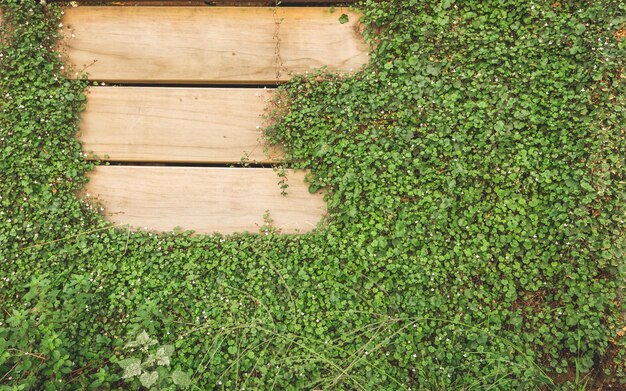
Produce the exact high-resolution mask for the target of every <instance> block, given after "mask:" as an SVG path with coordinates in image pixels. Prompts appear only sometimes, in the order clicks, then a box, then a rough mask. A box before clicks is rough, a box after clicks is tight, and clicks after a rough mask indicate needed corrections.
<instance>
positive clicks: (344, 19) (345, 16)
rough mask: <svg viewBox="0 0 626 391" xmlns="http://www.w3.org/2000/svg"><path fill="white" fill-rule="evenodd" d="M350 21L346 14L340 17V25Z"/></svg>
mask: <svg viewBox="0 0 626 391" xmlns="http://www.w3.org/2000/svg"><path fill="white" fill-rule="evenodd" d="M349 21H350V19H348V15H346V14H341V16H340V17H339V23H341V24H345V23H348V22H349Z"/></svg>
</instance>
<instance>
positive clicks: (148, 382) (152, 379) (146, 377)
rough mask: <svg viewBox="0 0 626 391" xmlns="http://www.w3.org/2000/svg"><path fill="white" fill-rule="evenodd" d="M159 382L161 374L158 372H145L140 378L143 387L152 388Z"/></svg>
mask: <svg viewBox="0 0 626 391" xmlns="http://www.w3.org/2000/svg"><path fill="white" fill-rule="evenodd" d="M157 380H159V374H158V373H157V372H156V371H153V372H144V373H143V374H142V375H141V376H139V381H140V382H141V385H142V386H144V387H146V388H150V387H152V386H153V385H154V383H156V381H157Z"/></svg>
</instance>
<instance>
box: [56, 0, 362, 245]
mask: <svg viewBox="0 0 626 391" xmlns="http://www.w3.org/2000/svg"><path fill="white" fill-rule="evenodd" d="M342 14H346V15H348V19H349V21H348V23H344V24H342V23H340V22H339V17H340V16H341V15H342ZM63 32H64V34H65V37H66V39H65V43H66V45H67V58H68V61H69V62H70V64H71V65H72V68H74V69H75V70H78V71H82V70H83V69H84V70H85V71H86V72H88V73H89V78H90V79H91V80H94V81H104V82H106V83H107V84H109V83H114V84H118V85H120V86H115V87H111V86H106V87H91V88H90V89H89V91H88V95H87V109H86V111H85V112H84V113H83V115H82V120H81V128H80V133H79V138H80V140H81V141H82V142H83V146H84V150H85V152H86V153H87V154H88V156H89V157H90V158H92V159H100V160H107V161H110V162H112V165H110V166H99V167H98V168H97V169H96V170H95V171H94V172H93V173H91V175H90V183H89V184H88V185H87V189H86V193H87V194H89V195H90V196H91V197H94V198H96V199H97V200H98V201H99V202H101V203H102V205H103V206H104V208H105V214H106V216H107V218H108V219H109V220H111V221H112V222H115V223H120V224H130V225H131V226H132V227H135V228H143V229H152V230H159V231H167V230H171V229H173V228H175V227H179V228H181V229H185V230H187V229H191V230H195V231H196V232H198V233H213V232H220V233H234V232H243V231H251V232H258V231H259V228H260V227H262V226H263V225H264V215H266V214H267V213H269V217H270V218H271V219H273V220H274V226H275V227H277V228H279V229H281V230H282V232H284V233H297V232H306V231H310V230H311V229H312V228H314V227H315V226H316V225H317V223H318V222H319V221H320V219H321V217H322V216H323V214H324V213H325V208H326V205H325V202H324V201H323V195H322V194H321V193H317V194H311V193H309V192H308V185H307V184H306V183H305V182H304V178H305V174H306V173H304V172H297V171H291V170H288V171H287V172H286V182H287V184H288V185H289V187H288V189H287V195H286V196H285V195H283V194H281V193H282V189H281V186H280V183H281V181H282V179H281V178H280V177H279V176H278V174H277V172H275V170H274V169H272V168H271V167H267V168H244V167H237V168H232V167H229V166H231V165H233V164H237V163H240V161H241V159H242V158H248V159H250V160H251V161H253V162H256V163H258V164H267V165H271V164H272V163H275V162H276V161H277V160H278V158H280V151H279V150H277V149H272V150H266V149H267V148H266V147H265V146H264V145H263V143H262V141H261V140H262V137H261V136H262V134H261V129H262V126H263V121H262V115H263V113H264V107H265V105H266V103H267V102H268V100H269V98H270V96H271V94H272V92H273V88H271V86H274V85H276V84H277V83H280V82H284V81H286V80H288V78H289V77H290V76H291V74H292V73H302V72H307V71H313V70H314V69H315V68H318V67H321V66H327V67H328V68H330V69H335V70H338V71H343V72H350V71H356V70H357V69H358V68H360V67H361V66H362V65H363V64H365V63H366V62H367V46H366V44H365V43H364V41H363V39H362V37H361V35H360V30H359V24H358V15H356V14H354V13H352V12H350V11H348V10H347V9H345V8H341V7H336V9H335V10H334V12H331V10H330V9H329V8H321V7H313V8H302V7H286V8H280V7H271V8H265V7H247V8H240V7H115V6H106V7H91V6H80V7H78V8H68V9H67V10H66V12H65V17H64V20H63ZM259 85H266V86H270V88H259V87H258V86H259Z"/></svg>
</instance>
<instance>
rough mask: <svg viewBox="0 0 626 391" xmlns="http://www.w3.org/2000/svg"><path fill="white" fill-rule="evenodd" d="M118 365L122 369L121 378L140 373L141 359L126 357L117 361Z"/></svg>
mask: <svg viewBox="0 0 626 391" xmlns="http://www.w3.org/2000/svg"><path fill="white" fill-rule="evenodd" d="M119 365H120V367H122V369H124V374H123V375H122V379H128V378H131V377H135V376H139V375H141V360H140V359H138V358H127V359H126V360H122V361H120V362H119Z"/></svg>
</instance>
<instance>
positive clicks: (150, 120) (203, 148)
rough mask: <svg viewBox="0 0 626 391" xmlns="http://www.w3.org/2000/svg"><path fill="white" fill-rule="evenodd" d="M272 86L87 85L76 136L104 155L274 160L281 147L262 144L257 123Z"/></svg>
mask: <svg viewBox="0 0 626 391" xmlns="http://www.w3.org/2000/svg"><path fill="white" fill-rule="evenodd" d="M271 91H272V90H269V89H268V90H264V89H258V88H174V87H171V88H162V87H91V88H90V89H89V91H88V94H87V108H86V110H85V111H84V112H83V113H82V115H81V126H80V132H79V134H78V137H79V139H80V140H81V141H82V142H83V150H84V151H85V152H86V153H87V154H88V156H90V157H91V158H94V157H97V158H98V159H103V160H113V161H143V162H181V163H238V162H240V161H241V159H242V158H244V157H246V158H247V159H248V160H250V161H252V162H260V163H267V162H275V161H276V160H277V159H278V157H280V151H278V150H277V149H275V148H273V149H268V148H264V146H263V144H262V142H261V136H262V135H261V133H260V132H261V131H260V129H259V128H258V127H259V126H261V125H262V122H263V119H262V115H263V112H264V108H265V104H266V103H267V99H269V96H270V94H271ZM93 154H95V155H96V156H92V155H93Z"/></svg>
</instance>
